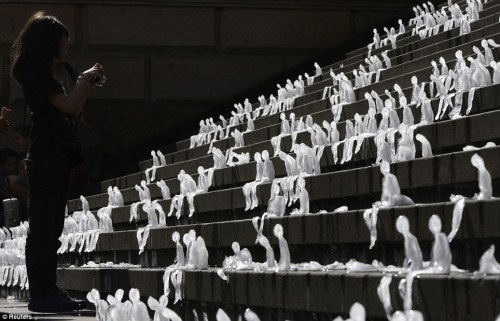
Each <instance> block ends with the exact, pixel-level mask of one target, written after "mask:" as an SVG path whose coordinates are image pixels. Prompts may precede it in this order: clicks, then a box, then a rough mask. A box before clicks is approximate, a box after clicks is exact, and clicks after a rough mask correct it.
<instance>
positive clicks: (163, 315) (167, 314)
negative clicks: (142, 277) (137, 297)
mask: <svg viewBox="0 0 500 321" xmlns="http://www.w3.org/2000/svg"><path fill="white" fill-rule="evenodd" d="M147 302H148V306H149V308H150V309H151V310H153V311H154V312H155V314H154V316H153V320H154V321H182V319H181V318H180V317H179V316H178V315H177V314H176V313H175V312H174V311H172V310H170V309H169V308H167V305H168V297H167V296H166V295H162V296H161V297H160V299H159V300H156V299H155V298H153V297H148V301H147Z"/></svg>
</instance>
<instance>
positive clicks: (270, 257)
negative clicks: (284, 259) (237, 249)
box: [257, 235, 276, 269]
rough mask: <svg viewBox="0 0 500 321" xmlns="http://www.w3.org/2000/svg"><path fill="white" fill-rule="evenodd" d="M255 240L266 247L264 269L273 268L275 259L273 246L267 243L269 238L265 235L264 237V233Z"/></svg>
mask: <svg viewBox="0 0 500 321" xmlns="http://www.w3.org/2000/svg"><path fill="white" fill-rule="evenodd" d="M257 242H258V243H259V244H260V245H262V246H263V247H264V248H265V249H266V263H265V264H264V267H265V268H266V269H273V268H275V267H276V261H275V259H274V251H273V248H272V247H271V244H269V240H268V239H267V237H265V236H264V235H260V236H259V237H258V238H257Z"/></svg>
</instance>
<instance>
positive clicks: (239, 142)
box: [231, 129, 245, 148]
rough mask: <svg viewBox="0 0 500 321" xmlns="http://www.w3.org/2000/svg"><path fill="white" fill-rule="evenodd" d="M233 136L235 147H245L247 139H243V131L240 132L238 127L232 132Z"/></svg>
mask: <svg viewBox="0 0 500 321" xmlns="http://www.w3.org/2000/svg"><path fill="white" fill-rule="evenodd" d="M231 136H232V137H233V138H234V147H235V148H241V147H245V140H244V139H243V133H242V132H240V131H239V130H238V129H235V130H234V131H233V132H232V133H231Z"/></svg>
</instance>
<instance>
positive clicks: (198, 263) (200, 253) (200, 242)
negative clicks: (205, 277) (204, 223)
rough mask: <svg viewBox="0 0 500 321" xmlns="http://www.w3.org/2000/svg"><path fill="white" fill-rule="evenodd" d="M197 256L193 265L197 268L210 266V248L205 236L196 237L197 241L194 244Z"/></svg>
mask: <svg viewBox="0 0 500 321" xmlns="http://www.w3.org/2000/svg"><path fill="white" fill-rule="evenodd" d="M194 246H195V248H194V249H195V251H194V253H196V256H195V257H194V258H193V265H194V268H196V269H207V268H208V250H207V247H206V245H205V240H204V239H203V237H201V236H198V238H196V243H195V244H194Z"/></svg>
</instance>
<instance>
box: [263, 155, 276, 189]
mask: <svg viewBox="0 0 500 321" xmlns="http://www.w3.org/2000/svg"><path fill="white" fill-rule="evenodd" d="M262 161H263V163H264V169H263V172H262V181H264V182H271V181H273V180H274V176H275V174H274V165H273V162H272V161H271V159H270V158H269V152H268V151H267V150H264V151H263V152H262Z"/></svg>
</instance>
